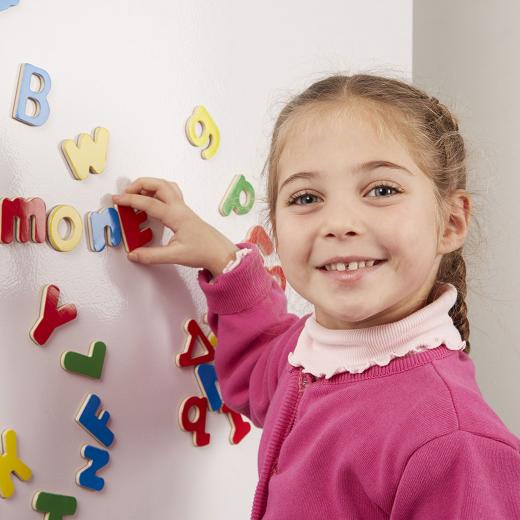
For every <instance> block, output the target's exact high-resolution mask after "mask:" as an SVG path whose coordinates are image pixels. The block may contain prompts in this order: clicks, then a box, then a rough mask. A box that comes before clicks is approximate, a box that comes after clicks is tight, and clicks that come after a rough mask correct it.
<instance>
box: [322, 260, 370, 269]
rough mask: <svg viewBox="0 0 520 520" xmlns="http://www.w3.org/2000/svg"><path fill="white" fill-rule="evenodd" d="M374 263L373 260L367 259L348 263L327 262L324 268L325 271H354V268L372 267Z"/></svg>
mask: <svg viewBox="0 0 520 520" xmlns="http://www.w3.org/2000/svg"><path fill="white" fill-rule="evenodd" d="M374 263H375V260H368V261H366V262H365V261H363V262H350V263H349V264H344V263H341V262H340V263H337V264H327V265H326V266H325V269H326V270H327V271H346V270H347V269H348V270H349V271H355V270H356V269H363V268H364V267H372V266H373V265H374Z"/></svg>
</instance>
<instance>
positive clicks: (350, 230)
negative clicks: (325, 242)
mask: <svg viewBox="0 0 520 520" xmlns="http://www.w3.org/2000/svg"><path fill="white" fill-rule="evenodd" d="M361 227H362V223H361V219H360V216H359V214H358V213H357V211H356V209H355V208H354V205H353V204H348V203H347V202H345V201H343V202H342V203H336V204H334V205H332V204H330V205H329V207H328V208H327V209H326V210H325V211H324V212H323V230H322V236H324V237H336V238H343V237H347V236H349V235H356V234H359V232H360V230H361Z"/></svg>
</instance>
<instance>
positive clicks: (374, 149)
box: [278, 102, 416, 180]
mask: <svg viewBox="0 0 520 520" xmlns="http://www.w3.org/2000/svg"><path fill="white" fill-rule="evenodd" d="M403 127H404V122H403V118H402V117H399V115H398V114H396V113H395V110H394V111H393V113H392V112H390V113H388V110H387V109H385V110H383V108H381V107H377V106H375V105H372V106H370V105H368V104H366V103H359V102H356V103H348V104H347V103H344V104H342V105H338V104H337V103H336V104H332V103H330V104H323V105H318V104H314V105H312V106H309V107H303V108H302V109H301V110H299V111H298V112H297V113H294V114H293V115H291V117H290V118H289V120H288V121H287V123H286V126H285V128H284V129H283V132H281V133H280V138H281V139H280V142H281V149H280V152H279V163H278V173H279V175H280V179H279V180H283V178H284V177H287V176H288V175H290V174H291V173H294V170H295V169H299V168H304V169H309V168H316V169H320V168H325V169H326V167H327V164H330V165H332V164H334V165H335V166H340V167H344V168H347V169H348V167H349V165H352V166H354V165H355V164H357V163H359V162H365V161H370V160H388V161H393V162H398V163H399V162H400V163H401V164H403V163H406V164H403V166H405V167H410V168H411V167H413V166H415V165H414V163H413V159H412V158H411V156H410V153H409V151H408V145H407V140H406V138H405V135H404V132H403ZM338 160H339V161H341V162H342V164H341V165H338ZM415 167H416V166H415Z"/></svg>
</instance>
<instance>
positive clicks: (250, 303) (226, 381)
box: [198, 242, 303, 427]
mask: <svg viewBox="0 0 520 520" xmlns="http://www.w3.org/2000/svg"><path fill="white" fill-rule="evenodd" d="M236 246H237V247H239V248H240V249H242V248H245V247H247V248H251V249H252V250H251V252H250V253H249V254H247V255H245V256H243V257H242V260H241V261H240V263H239V264H238V265H237V266H236V267H235V268H234V269H233V270H231V271H229V272H227V273H222V274H220V275H219V276H217V277H216V278H215V283H214V284H210V283H209V280H211V273H210V272H209V271H208V270H206V269H201V270H200V271H199V274H198V282H199V285H200V287H201V289H202V291H203V292H204V294H205V296H206V299H207V303H208V324H209V326H210V328H211V330H212V331H213V332H214V334H215V335H216V336H217V340H218V343H217V347H216V349H215V369H216V372H217V377H218V381H219V385H220V389H221V392H222V398H223V400H224V402H225V403H226V404H227V405H228V406H229V407H230V408H231V409H233V410H236V411H237V412H239V413H241V414H244V415H245V416H247V417H249V418H250V419H251V421H252V422H253V424H255V425H256V426H259V427H261V426H262V425H263V423H264V420H265V416H266V414H267V409H268V407H269V403H270V400H271V398H272V395H273V394H274V391H275V390H276V386H277V383H278V378H279V376H280V374H281V370H283V369H284V368H287V367H288V361H287V356H288V353H289V351H290V349H291V348H293V347H294V345H295V343H296V339H297V332H296V331H297V330H298V329H299V328H300V329H301V327H303V322H302V319H301V318H299V317H298V316H296V315H295V314H291V313H288V312H287V298H286V296H285V293H284V291H283V290H282V289H281V287H280V286H279V285H278V283H277V282H276V280H275V279H274V277H273V276H271V275H270V274H269V273H268V272H267V271H266V269H265V267H264V262H263V258H262V255H261V253H260V251H259V249H258V247H257V246H256V245H255V244H251V243H248V242H241V243H238V244H236ZM300 322H302V323H301V325H300Z"/></svg>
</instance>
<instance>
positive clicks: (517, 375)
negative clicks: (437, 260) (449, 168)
mask: <svg viewBox="0 0 520 520" xmlns="http://www.w3.org/2000/svg"><path fill="white" fill-rule="evenodd" d="M519 18H520V4H519V3H518V2H514V1H499V2H491V1H487V2H484V1H482V0H480V1H470V0H458V1H456V2H453V1H447V0H439V1H436V2H431V1H425V0H415V1H414V29H413V30H414V36H413V48H414V56H413V78H414V83H415V84H416V85H417V86H419V87H421V88H425V89H426V90H427V92H429V93H430V94H431V95H434V96H436V97H437V98H439V100H440V101H441V102H444V103H445V104H447V105H448V106H449V107H450V108H452V109H453V111H454V112H455V115H457V116H458V118H459V122H460V128H461V131H462V135H463V136H464V138H465V142H466V147H467V151H468V166H469V176H468V189H469V190H470V191H473V192H477V194H476V196H475V197H474V204H475V208H474V210H475V214H476V218H477V219H478V221H479V223H480V229H479V227H478V226H476V225H475V222H473V224H472V225H471V228H472V229H470V237H469V242H467V254H468V256H469V258H468V261H467V267H468V274H467V280H468V297H467V303H468V307H469V320H470V330H471V333H470V341H471V346H472V352H471V354H470V355H471V357H472V359H473V360H474V362H475V364H476V368H477V381H478V383H479V385H480V388H481V390H482V393H483V395H484V397H485V399H486V400H487V402H488V403H489V404H490V405H491V407H492V408H493V409H494V410H495V412H496V413H497V414H498V415H499V417H500V418H501V419H502V420H503V421H504V423H505V424H506V425H507V426H508V428H509V429H510V430H511V431H512V432H513V433H515V434H517V435H519V434H520V406H519V400H518V395H520V341H519V339H518V333H517V330H516V325H517V324H519V323H520V275H519V273H518V269H517V259H518V257H519V248H520V232H519V230H518V225H519V223H520V206H519V201H520V198H519V195H520V168H519V165H518V161H517V157H516V151H515V150H517V148H518V142H517V141H518V139H519V138H520V128H519V127H520V96H519V93H520V71H519V61H518V48H519V47H520V33H519V32H518V27H517V26H518V19H519ZM515 35H516V36H515ZM480 240H481V241H482V244H481V245H480V246H479V244H478V241H480ZM465 250H466V248H465Z"/></svg>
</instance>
